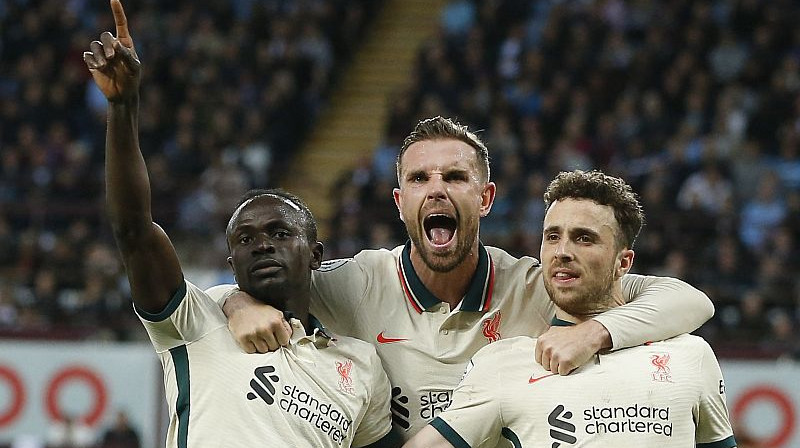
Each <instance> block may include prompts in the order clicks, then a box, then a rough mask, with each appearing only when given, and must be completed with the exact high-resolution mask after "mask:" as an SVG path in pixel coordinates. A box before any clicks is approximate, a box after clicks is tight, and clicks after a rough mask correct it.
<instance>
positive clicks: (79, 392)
mask: <svg viewBox="0 0 800 448" xmlns="http://www.w3.org/2000/svg"><path fill="white" fill-rule="evenodd" d="M163 387H164V386H163V382H162V374H161V366H160V364H159V361H158V358H157V357H156V354H155V352H154V351H153V347H152V346H151V345H150V344H148V343H136V344H110V343H109V344H99V343H68V342H20V341H0V445H3V444H11V443H12V442H13V441H14V440H15V439H17V440H19V439H22V438H28V439H38V440H44V439H45V438H46V436H47V431H48V429H49V428H50V427H51V426H52V425H53V424H54V422H55V421H56V420H57V419H58V416H59V415H70V416H74V417H75V418H79V419H80V420H81V421H83V422H84V423H85V424H86V425H87V426H89V427H90V428H91V429H92V430H93V431H94V432H95V433H96V434H97V435H101V434H102V432H103V430H105V429H106V428H107V427H108V426H110V425H111V423H112V421H113V419H114V417H115V416H116V413H117V411H119V410H122V411H125V412H126V413H127V414H128V416H129V418H130V421H131V423H132V425H133V426H134V427H135V428H136V430H137V431H138V433H139V435H140V438H141V440H142V447H143V448H150V447H154V446H163V443H164V442H163V437H162V436H160V433H161V431H162V427H163V423H162V421H163V420H164V419H165V418H166V417H165V416H164V415H160V414H161V410H162V403H163V401H164V399H163V393H162V390H163ZM158 439H160V440H158Z"/></svg>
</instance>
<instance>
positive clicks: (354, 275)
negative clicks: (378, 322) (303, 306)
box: [310, 258, 369, 338]
mask: <svg viewBox="0 0 800 448" xmlns="http://www.w3.org/2000/svg"><path fill="white" fill-rule="evenodd" d="M363 262H364V260H357V259H356V258H342V259H337V260H328V261H325V262H323V263H322V266H321V267H320V268H319V269H318V270H316V271H314V273H313V275H312V277H311V305H310V310H311V313H312V314H313V315H314V316H316V317H317V318H318V319H319V320H320V321H322V322H325V323H326V325H328V326H329V327H330V329H331V330H333V332H334V333H339V334H343V335H346V336H352V337H356V338H358V337H359V336H360V335H359V334H358V333H357V328H356V318H357V313H358V308H359V305H360V304H361V302H362V301H363V300H364V296H365V295H366V290H367V286H368V282H369V277H368V275H367V271H366V270H365V269H366V268H368V267H369V266H362V265H363Z"/></svg>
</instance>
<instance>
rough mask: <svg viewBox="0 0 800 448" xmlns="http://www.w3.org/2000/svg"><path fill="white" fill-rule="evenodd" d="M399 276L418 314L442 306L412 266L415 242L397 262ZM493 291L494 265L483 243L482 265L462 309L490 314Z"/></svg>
mask: <svg viewBox="0 0 800 448" xmlns="http://www.w3.org/2000/svg"><path fill="white" fill-rule="evenodd" d="M397 273H398V276H399V277H400V283H401V284H402V286H403V292H404V293H405V295H406V298H408V301H409V302H410V303H411V306H412V307H414V309H415V310H417V312H418V313H422V312H423V311H425V310H428V309H429V308H431V307H433V306H436V305H438V304H440V303H442V300H441V299H439V298H438V297H436V296H435V295H434V294H433V293H432V292H430V291H429V290H428V288H426V287H425V285H424V284H423V283H422V280H420V278H419V275H417V272H416V271H415V270H414V266H413V265H412V264H411V241H407V242H406V244H405V247H403V251H402V253H401V254H400V257H399V258H398V259H397ZM493 291H494V262H493V261H492V257H491V256H490V255H489V252H488V251H487V250H486V248H485V247H484V246H483V244H482V243H480V242H479V243H478V266H477V268H476V269H475V274H473V276H472V280H471V281H470V284H469V287H468V288H467V293H466V294H465V295H464V297H463V298H462V299H461V303H460V304H459V307H458V309H459V310H460V311H481V312H486V311H488V310H489V307H490V306H491V304H492V292H493Z"/></svg>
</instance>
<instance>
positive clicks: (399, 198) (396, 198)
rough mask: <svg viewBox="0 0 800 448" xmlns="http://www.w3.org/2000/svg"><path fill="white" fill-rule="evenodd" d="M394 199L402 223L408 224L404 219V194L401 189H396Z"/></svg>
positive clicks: (393, 191) (393, 193) (393, 194)
mask: <svg viewBox="0 0 800 448" xmlns="http://www.w3.org/2000/svg"><path fill="white" fill-rule="evenodd" d="M392 197H394V205H395V207H397V213H398V214H399V215H400V221H403V222H406V220H405V219H403V207H402V205H403V194H402V191H400V189H399V188H395V189H394V190H392Z"/></svg>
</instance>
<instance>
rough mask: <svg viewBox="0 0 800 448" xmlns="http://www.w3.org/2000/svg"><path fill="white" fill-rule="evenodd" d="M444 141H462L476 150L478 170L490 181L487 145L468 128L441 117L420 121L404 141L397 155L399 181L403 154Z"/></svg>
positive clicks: (398, 179)
mask: <svg viewBox="0 0 800 448" xmlns="http://www.w3.org/2000/svg"><path fill="white" fill-rule="evenodd" d="M444 139H454V140H460V141H462V142H464V143H466V144H468V145H469V146H472V147H473V148H475V155H476V156H477V158H478V168H479V169H480V170H481V175H483V176H484V178H485V180H486V181H487V182H488V181H489V150H488V149H486V145H484V144H483V142H482V141H481V139H480V138H479V137H478V136H477V135H475V133H474V132H472V131H470V130H469V128H468V127H466V126H464V125H462V124H460V123H458V122H457V121H455V120H453V119H450V118H443V117H441V116H436V117H433V118H427V119H425V120H422V121H420V122H419V123H417V125H416V126H415V127H414V130H413V131H411V134H409V135H408V137H406V138H405V140H403V146H402V147H401V148H400V153H399V154H397V162H396V165H397V181H398V182H400V164H401V161H402V159H403V154H405V152H406V150H407V149H408V147H409V146H411V145H412V144H414V143H417V142H421V141H426V140H444Z"/></svg>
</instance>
